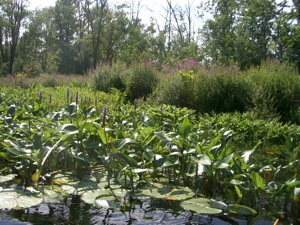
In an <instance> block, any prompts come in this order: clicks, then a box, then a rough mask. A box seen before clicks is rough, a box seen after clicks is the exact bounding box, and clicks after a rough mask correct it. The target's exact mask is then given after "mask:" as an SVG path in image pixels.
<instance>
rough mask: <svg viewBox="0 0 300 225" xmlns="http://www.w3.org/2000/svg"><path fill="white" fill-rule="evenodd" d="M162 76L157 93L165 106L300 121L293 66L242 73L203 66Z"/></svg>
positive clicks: (272, 66)
mask: <svg viewBox="0 0 300 225" xmlns="http://www.w3.org/2000/svg"><path fill="white" fill-rule="evenodd" d="M178 74H179V75H173V74H172V73H170V75H167V76H165V77H161V79H160V83H159V86H158V88H157V90H156V95H157V97H158V99H159V100H160V101H161V102H162V103H165V104H172V105H176V106H179V107H189V108H192V109H195V110H197V111H198V112H201V113H212V112H214V113H221V112H222V113H226V112H235V111H238V112H246V111H249V112H252V113H253V116H255V117H256V118H263V119H268V118H269V119H273V118H277V119H281V120H282V121H285V122H287V121H292V122H299V116H298V114H297V112H298V109H299V103H298V102H299V96H300V89H299V87H300V78H299V76H298V75H297V72H296V71H295V69H293V67H291V66H290V65H289V64H280V63H278V62H274V61H273V62H272V61H267V62H264V63H262V65H261V66H260V67H252V68H251V69H249V70H247V71H243V72H240V71H239V70H238V69H237V67H235V66H230V67H211V68H206V67H201V66H198V67H197V68H196V72H194V73H191V72H190V71H186V72H183V71H179V72H178Z"/></svg>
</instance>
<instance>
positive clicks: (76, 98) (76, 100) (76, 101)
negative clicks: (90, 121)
mask: <svg viewBox="0 0 300 225" xmlns="http://www.w3.org/2000/svg"><path fill="white" fill-rule="evenodd" d="M75 103H76V105H78V91H76V94H75Z"/></svg>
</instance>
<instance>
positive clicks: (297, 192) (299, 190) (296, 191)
mask: <svg viewBox="0 0 300 225" xmlns="http://www.w3.org/2000/svg"><path fill="white" fill-rule="evenodd" d="M294 196H296V197H298V198H300V187H296V188H295V189H294Z"/></svg>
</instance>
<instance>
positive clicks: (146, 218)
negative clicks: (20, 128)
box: [0, 196, 297, 225]
mask: <svg viewBox="0 0 300 225" xmlns="http://www.w3.org/2000/svg"><path fill="white" fill-rule="evenodd" d="M275 219H276V218H275V217H274V216H272V215H268V214H266V213H263V214H258V215H255V216H253V217H242V216H235V215H214V216H210V215H200V214H193V213H191V212H189V211H186V210H183V209H181V208H180V206H179V204H178V203H176V202H174V201H166V200H151V199H147V200H133V201H132V202H131V203H128V204H126V206H124V207H122V208H121V209H120V210H109V209H103V208H100V207H98V206H93V205H90V204H87V203H84V202H82V201H81V200H80V197H79V196H71V197H69V198H67V199H66V201H65V202H64V203H60V204H45V203H42V204H41V205H39V206H36V207H31V208H28V209H20V210H0V225H26V224H27V225H28V224H37V225H39V224H43V225H63V224H69V225H73V224H74V225H75V224H80V225H100V224H101V225H113V224H116V225H131V224H134V225H150V224H151V225H160V224H166V225H181V224H182V225H196V224H197V225H198V224H200V225H202V224H203V225H206V224H214V225H229V224H236V225H246V224H253V225H273V224H274V221H275ZM280 221H281V223H280V224H297V221H295V223H291V222H288V221H287V220H286V219H284V218H280Z"/></svg>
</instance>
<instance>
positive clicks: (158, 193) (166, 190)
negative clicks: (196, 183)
mask: <svg viewBox="0 0 300 225" xmlns="http://www.w3.org/2000/svg"><path fill="white" fill-rule="evenodd" d="M194 195H195V193H194V192H193V191H192V190H191V189H190V188H188V187H180V186H177V187H174V186H173V185H163V184H160V183H154V184H153V185H148V186H146V187H144V188H142V189H140V192H138V193H134V197H152V198H158V199H166V200H178V201H181V200H185V199H190V198H192V197H193V196H194Z"/></svg>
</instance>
